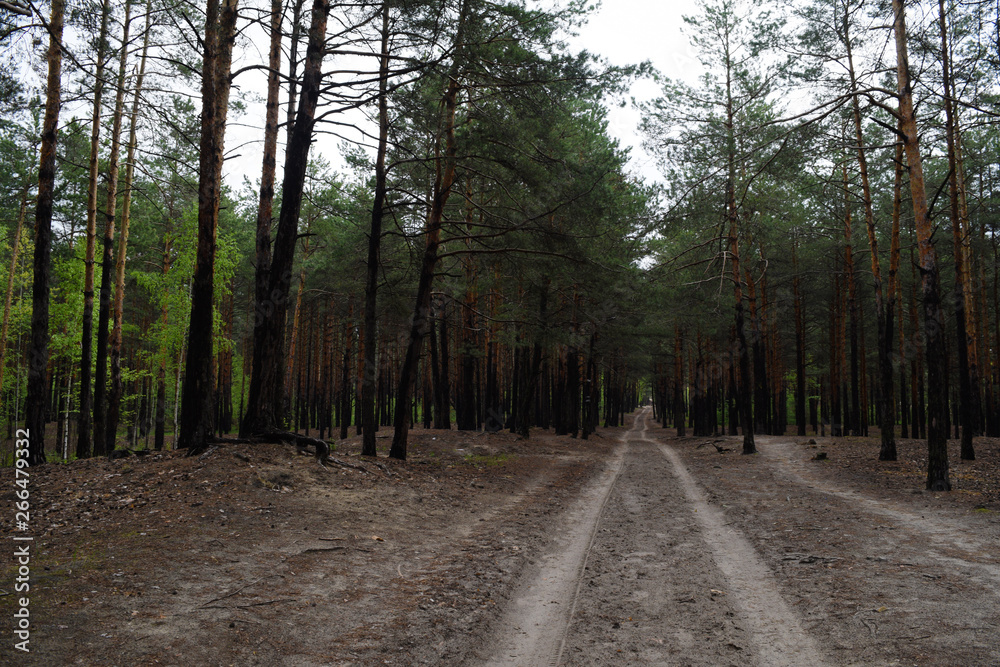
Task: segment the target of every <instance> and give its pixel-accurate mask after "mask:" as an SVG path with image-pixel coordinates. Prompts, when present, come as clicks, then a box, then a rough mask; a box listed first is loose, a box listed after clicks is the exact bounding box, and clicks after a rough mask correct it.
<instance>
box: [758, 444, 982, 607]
mask: <svg viewBox="0 0 1000 667" xmlns="http://www.w3.org/2000/svg"><path fill="white" fill-rule="evenodd" d="M758 444H759V445H761V446H760V448H759V451H760V453H761V454H762V456H763V458H764V459H765V460H766V461H767V462H768V463H769V464H771V465H772V466H773V467H774V468H775V470H776V471H777V473H778V474H779V475H780V476H781V477H783V478H784V479H786V480H787V481H789V482H792V483H794V484H798V485H801V486H804V487H807V488H809V489H811V490H813V491H815V492H819V493H821V494H826V495H829V496H833V497H835V498H840V499H842V500H846V501H847V502H848V503H850V505H851V506H853V507H856V508H859V509H860V510H861V511H864V512H866V513H868V514H870V515H874V516H878V517H880V518H881V519H883V520H888V521H890V522H891V523H892V526H893V527H894V528H899V529H902V530H903V531H905V532H906V533H907V534H909V535H910V536H913V537H916V538H918V540H919V541H920V542H923V543H926V544H929V545H933V548H927V549H925V550H924V552H923V555H925V556H929V557H930V558H933V559H935V560H938V561H941V562H943V563H947V564H950V565H955V566H958V567H963V568H966V569H970V570H972V571H976V572H978V573H980V574H984V575H986V576H985V577H982V576H980V577H976V578H977V579H979V580H980V581H981V582H982V583H983V584H984V585H986V586H988V587H989V588H991V589H992V590H993V591H994V592H995V593H996V594H997V596H998V597H1000V585H998V584H1000V559H998V557H997V553H998V548H1000V546H998V544H997V541H996V538H995V536H992V537H991V536H983V535H979V534H977V532H976V531H975V530H974V529H971V528H970V527H969V526H967V525H965V522H964V521H963V520H962V519H961V518H959V517H954V516H951V517H949V518H948V519H946V520H942V519H938V518H935V517H933V516H928V515H926V514H923V515H921V514H916V513H914V512H911V511H907V510H905V509H903V508H901V507H898V506H896V505H895V504H893V503H892V502H891V501H887V500H879V499H877V498H873V497H871V496H869V495H866V494H864V493H861V492H860V491H856V490H853V489H845V488H841V487H838V486H836V485H835V483H834V482H832V481H830V480H827V479H823V478H822V477H821V476H819V475H817V474H815V473H813V472H812V471H810V470H809V469H808V467H807V466H806V465H805V462H804V461H803V460H802V454H801V453H800V452H799V451H798V450H797V448H796V446H795V445H794V444H793V443H791V442H788V441H782V440H780V439H778V438H761V439H760V442H759V443H758ZM987 580H992V581H987Z"/></svg>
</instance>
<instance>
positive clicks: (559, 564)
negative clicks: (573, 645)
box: [486, 431, 631, 667]
mask: <svg viewBox="0 0 1000 667" xmlns="http://www.w3.org/2000/svg"><path fill="white" fill-rule="evenodd" d="M630 433H631V431H629V432H628V433H626V434H625V435H624V436H623V437H622V442H621V444H620V445H619V446H618V447H617V448H616V449H615V451H614V454H613V455H612V457H611V459H610V461H609V462H608V464H607V466H606V467H605V469H604V471H603V472H602V473H601V474H600V475H598V476H597V477H596V478H595V479H594V480H593V481H592V482H591V483H590V484H589V485H588V486H587V487H586V488H585V489H584V490H583V492H582V493H581V494H580V496H579V498H578V499H577V501H576V503H575V504H574V505H573V506H572V507H571V508H570V509H569V510H568V511H566V512H565V514H564V515H563V516H561V517H560V518H559V520H558V522H557V524H556V525H558V526H560V527H561V529H562V532H561V534H560V536H559V537H558V538H556V539H555V541H554V547H553V548H552V549H550V551H549V552H548V553H546V554H544V555H542V556H541V557H540V558H539V560H540V563H539V565H538V571H537V572H536V573H535V574H534V576H532V577H531V578H530V579H529V580H527V581H526V583H524V584H522V585H521V586H520V587H519V589H518V590H517V591H516V592H515V594H514V596H513V598H512V600H511V603H510V607H509V608H508V610H507V612H506V614H505V615H504V618H503V619H502V621H501V624H500V627H501V628H502V629H503V630H505V631H506V632H507V636H506V637H503V638H501V639H500V640H499V641H498V642H497V645H496V646H495V648H494V651H493V657H492V658H490V659H489V660H487V661H486V664H487V665H490V666H491V667H493V666H501V665H516V666H524V665H532V666H535V665H537V666H539V667H540V666H541V665H558V664H560V660H561V656H562V651H563V648H564V645H565V638H566V633H567V631H568V628H569V624H570V620H571V619H572V616H573V611H574V608H575V606H576V600H577V599H578V597H579V591H580V585H581V581H582V574H583V571H584V569H585V568H586V565H587V557H588V555H589V553H590V550H591V546H592V544H593V541H594V535H595V534H596V531H597V528H598V525H599V523H600V518H601V514H602V513H603V511H604V507H605V505H606V504H607V501H608V497H609V495H610V494H611V490H612V488H613V487H614V485H615V482H616V481H617V480H618V476H619V474H620V473H621V469H622V461H623V459H624V456H625V452H626V450H627V447H628V444H627V443H628V436H629V434H630Z"/></svg>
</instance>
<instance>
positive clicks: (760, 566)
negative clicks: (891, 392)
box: [0, 410, 1000, 666]
mask: <svg viewBox="0 0 1000 667" xmlns="http://www.w3.org/2000/svg"><path fill="white" fill-rule="evenodd" d="M648 417H649V412H648V410H647V411H646V412H645V413H643V412H641V411H640V412H637V413H635V415H632V416H630V417H629V418H628V421H627V424H626V426H624V427H620V428H609V429H604V428H601V429H599V430H598V433H597V434H595V436H594V437H592V438H591V439H590V440H588V441H586V442H580V441H577V440H571V439H568V438H564V437H558V436H554V435H552V434H543V433H533V434H532V437H531V439H530V440H527V441H525V440H522V439H518V438H517V437H516V436H512V435H510V434H494V435H474V434H468V433H461V432H458V431H452V432H451V433H444V432H441V431H434V430H423V429H416V430H414V431H413V432H412V433H411V438H412V445H413V453H412V455H411V456H410V457H409V458H408V460H407V462H406V463H398V462H397V463H393V462H391V461H390V462H388V463H387V464H386V468H385V470H382V469H379V468H376V467H375V466H373V465H371V462H370V461H366V460H364V459H362V458H361V457H360V456H358V454H359V453H360V446H361V443H360V439H359V438H357V437H352V438H350V439H349V440H347V441H345V442H344V443H343V446H342V447H338V449H337V451H336V452H335V453H334V456H336V457H337V458H339V459H340V460H342V461H344V462H345V463H351V464H352V465H358V466H359V467H363V468H365V470H366V471H367V472H362V471H361V470H359V469H356V468H348V467H342V466H331V467H329V468H321V467H320V466H318V465H316V464H315V463H314V462H313V461H312V460H311V458H310V457H307V456H302V455H297V454H296V453H295V450H294V448H292V447H289V446H279V445H266V446H259V445H252V446H251V445H223V446H220V447H219V448H218V449H215V450H212V451H211V454H209V455H208V456H205V457H203V458H198V457H184V456H180V455H177V454H174V453H164V454H153V455H150V456H145V457H136V458H130V459H118V460H113V461H108V460H106V459H100V460H96V459H95V460H91V461H88V462H81V463H78V464H76V465H75V466H66V467H63V466H49V467H46V468H45V469H44V471H42V472H39V473H38V476H37V478H36V480H35V484H36V490H37V493H38V494H39V495H41V496H44V497H45V498H46V500H47V503H46V507H45V508H44V510H43V511H42V512H41V513H40V514H39V515H38V517H37V518H36V519H35V521H36V525H37V526H38V530H37V532H36V535H37V541H36V544H35V549H36V551H35V561H34V562H33V567H34V568H35V573H36V574H35V578H34V579H33V586H35V587H36V588H35V591H36V592H35V593H34V595H35V597H34V601H33V607H32V610H33V612H34V613H35V614H36V617H35V619H34V622H35V626H34V627H35V633H34V634H33V636H32V646H33V647H34V650H33V653H32V655H31V656H30V657H29V656H25V658H26V659H27V660H30V661H29V662H25V663H24V664H39V665H41V664H86V665H96V664H100V665H139V664H142V665H152V664H163V665H192V664H203V665H209V664H224V665H229V664H236V665H376V664H378V665H381V664H394V665H421V664H426V665H479V664H490V665H498V664H509V665H543V664H545V665H547V664H561V665H620V664H634V665H640V664H668V665H713V666H714V665H729V664H731V665H805V664H810V665H821V664H827V665H956V664H961V665H992V664H996V663H997V661H998V660H1000V653H998V651H1000V624H998V622H997V621H998V618H997V605H996V600H997V598H998V594H1000V553H998V551H997V549H996V544H997V541H998V539H1000V470H998V468H997V465H996V456H997V454H1000V451H998V450H1000V442H998V441H996V440H995V439H988V440H984V442H983V445H982V447H983V453H984V457H982V459H985V460H988V461H989V463H983V462H982V459H981V460H979V461H976V462H970V463H963V464H961V466H958V467H957V469H956V471H955V472H956V477H957V478H958V480H960V481H959V482H958V484H959V485H960V489H961V490H960V491H958V492H952V493H950V494H947V493H945V494H932V493H929V492H927V493H925V492H922V481H923V469H924V466H925V461H924V459H925V458H926V453H925V452H923V451H922V449H923V448H922V446H921V443H920V442H919V441H915V440H902V441H900V457H899V461H897V462H894V463H891V464H883V465H882V466H880V467H879V468H873V467H872V466H871V465H870V460H871V458H872V454H873V452H877V450H878V447H879V444H878V440H877V439H874V438H844V439H832V438H818V439H816V442H817V444H816V445H810V444H809V440H805V441H802V440H799V439H796V438H794V437H778V436H769V437H767V438H761V442H760V443H759V444H760V454H759V455H757V456H752V457H745V456H741V455H740V454H739V448H740V440H739V439H738V438H734V437H718V438H707V439H706V438H695V437H684V438H677V437H676V436H675V433H674V430H673V429H663V428H661V427H658V426H657V425H655V424H653V423H651V422H650V421H649V420H648ZM643 427H645V428H643ZM387 440H388V438H386V439H380V440H379V443H380V447H382V446H385V447H387V446H388V442H387ZM951 444H952V446H953V447H955V448H957V446H958V443H956V442H954V441H953V442H952V443H951ZM661 448H669V450H671V451H672V452H674V456H676V457H678V458H677V461H676V462H675V461H673V460H671V458H669V456H666V455H664V454H663V453H662V452H661V451H660V449H661ZM720 449H721V450H722V451H719V450H720ZM820 452H823V453H826V455H827V456H826V458H825V460H816V459H817V454H818V453H820ZM987 454H988V456H986V455H987ZM678 466H679V467H678ZM678 471H681V472H678ZM685 477H686V478H687V481H685ZM11 478H12V474H11V471H10V470H9V469H8V470H4V471H2V481H3V483H4V484H5V485H7V484H9V483H10V481H11ZM692 489H694V491H692ZM692 494H693V495H692ZM696 510H697V511H696ZM706 512H707V513H709V514H711V515H712V518H710V519H708V520H707V521H702V520H701V517H703V516H705V514H706ZM713 521H721V522H723V523H722V524H719V525H712V522H713ZM581 536H582V540H581ZM734 559H735V560H734ZM734 563H738V565H739V567H737V568H736V569H735V570H733V569H732V566H733V564H734ZM4 567H5V568H6V569H5V570H4V571H2V574H3V577H4V580H5V581H8V580H10V570H12V569H13V568H11V567H9V566H7V565H6V564H5V566H4ZM11 598H12V596H10V595H8V596H4V597H0V605H2V607H0V609H2V613H3V614H4V615H5V616H9V614H8V611H10V610H11V609H12V606H11V601H12V600H11ZM11 654H12V650H11V647H10V645H9V643H8V642H5V643H4V645H3V646H2V647H0V655H3V656H6V658H5V661H7V659H11V658H12V655H11ZM11 664H13V663H11Z"/></svg>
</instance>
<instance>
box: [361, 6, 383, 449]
mask: <svg viewBox="0 0 1000 667" xmlns="http://www.w3.org/2000/svg"><path fill="white" fill-rule="evenodd" d="M388 87H389V3H388V2H383V3H382V45H381V58H380V59H379V80H378V147H377V149H376V153H375V197H374V200H373V202H372V216H371V228H370V229H369V230H368V267H367V269H368V271H367V275H366V279H365V323H364V332H365V362H364V373H363V374H362V387H361V391H362V395H361V397H360V398H361V403H362V405H361V420H362V421H361V432H362V440H361V454H362V455H363V456H375V455H376V453H377V452H376V450H375V429H376V424H375V336H376V334H377V332H376V327H377V326H378V319H377V316H378V303H377V299H378V274H379V269H380V268H381V267H380V264H381V259H380V257H381V247H382V218H383V216H384V215H385V195H386V173H385V154H386V148H387V145H388V139H389V100H388Z"/></svg>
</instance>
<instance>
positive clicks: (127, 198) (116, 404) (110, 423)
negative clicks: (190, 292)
mask: <svg viewBox="0 0 1000 667" xmlns="http://www.w3.org/2000/svg"><path fill="white" fill-rule="evenodd" d="M151 16H152V3H151V2H149V0H147V2H146V27H145V30H144V32H143V38H142V56H141V58H140V60H139V75H138V77H137V78H136V81H135V88H134V90H133V99H132V111H131V113H130V121H129V125H130V127H129V138H128V144H127V149H126V157H125V188H124V196H123V198H122V224H121V229H120V231H119V234H118V259H117V261H116V262H115V299H114V307H113V311H112V312H113V317H112V318H111V319H112V322H113V326H112V328H111V337H110V338H109V339H108V346H109V348H110V357H111V387H110V393H109V394H108V417H107V432H108V434H109V437H108V443H107V451H109V452H111V451H114V448H115V441H114V434H115V433H117V432H118V421H119V419H120V415H121V400H122V316H123V314H124V313H123V311H124V307H125V258H126V252H127V249H128V233H129V220H130V217H131V216H130V213H131V208H132V206H131V205H132V181H133V179H134V176H135V150H136V144H137V137H138V122H139V100H140V99H141V97H142V84H143V79H144V78H145V76H146V54H147V53H148V52H149V33H150V18H151Z"/></svg>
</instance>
